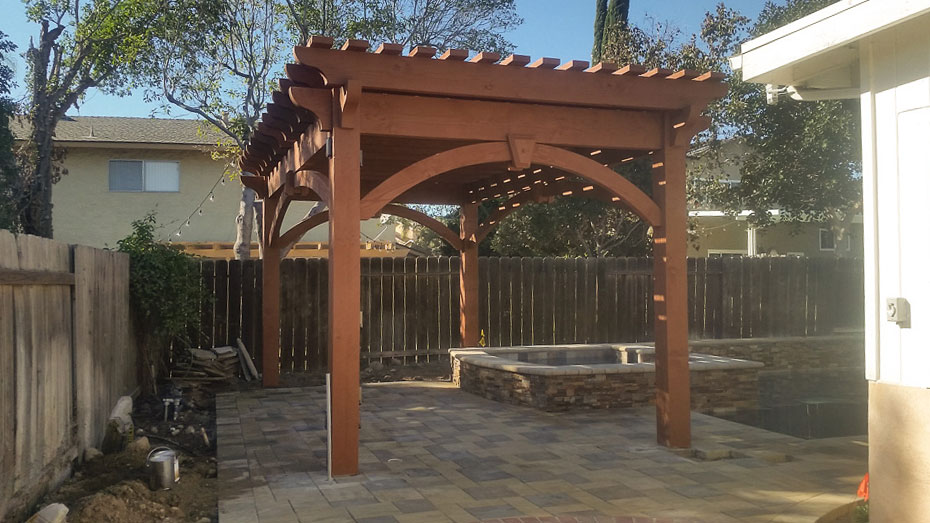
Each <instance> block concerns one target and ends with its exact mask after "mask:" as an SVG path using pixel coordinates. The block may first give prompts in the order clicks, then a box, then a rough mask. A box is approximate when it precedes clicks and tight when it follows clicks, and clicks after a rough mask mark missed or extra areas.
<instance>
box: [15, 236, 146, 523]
mask: <svg viewBox="0 0 930 523" xmlns="http://www.w3.org/2000/svg"><path fill="white" fill-rule="evenodd" d="M72 267H73V269H72ZM135 386H136V368H135V345H134V343H133V340H132V336H131V334H130V329H129V259H128V256H126V255H124V254H119V253H114V252H109V251H102V250H99V249H92V248H90V247H80V246H75V247H71V246H69V245H66V244H63V243H59V242H56V241H53V240H48V239H44V238H38V237H35V236H25V235H21V236H14V235H12V234H10V233H9V232H8V231H4V230H0V520H6V518H9V519H12V520H16V519H18V518H19V517H21V516H22V513H23V511H25V510H27V509H28V508H29V506H30V505H31V504H32V503H34V502H35V501H36V499H37V498H38V497H39V496H41V495H42V493H43V491H44V490H45V489H46V488H48V487H49V486H51V485H53V484H54V483H55V482H56V481H58V480H60V479H62V478H63V476H64V475H66V474H67V473H68V471H69V467H70V464H71V462H72V460H73V459H74V458H75V457H76V456H79V455H80V453H81V452H82V451H83V450H84V449H85V448H87V447H90V446H98V445H99V444H100V441H101V439H102V437H103V430H104V423H105V421H106V418H107V415H108V414H109V412H110V409H111V408H112V407H113V405H114V404H115V402H116V400H117V398H118V397H119V396H121V395H124V394H128V393H131V392H132V391H133V389H134V388H135Z"/></svg>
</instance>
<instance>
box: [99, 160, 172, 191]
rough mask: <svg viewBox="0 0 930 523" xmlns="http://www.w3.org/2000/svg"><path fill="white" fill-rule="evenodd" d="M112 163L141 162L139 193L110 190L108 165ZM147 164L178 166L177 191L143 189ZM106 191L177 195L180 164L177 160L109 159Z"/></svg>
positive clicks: (108, 169) (108, 166)
mask: <svg viewBox="0 0 930 523" xmlns="http://www.w3.org/2000/svg"><path fill="white" fill-rule="evenodd" d="M113 162H141V163H142V189H141V190H139V191H130V190H119V189H112V188H110V164H111V163H113ZM149 162H154V163H173V164H177V166H178V190H177V191H147V190H146V189H145V164H146V163H149ZM107 190H108V191H109V192H124V193H143V192H148V193H165V194H171V193H179V192H181V162H180V161H179V160H141V159H138V158H110V159H109V160H108V161H107Z"/></svg>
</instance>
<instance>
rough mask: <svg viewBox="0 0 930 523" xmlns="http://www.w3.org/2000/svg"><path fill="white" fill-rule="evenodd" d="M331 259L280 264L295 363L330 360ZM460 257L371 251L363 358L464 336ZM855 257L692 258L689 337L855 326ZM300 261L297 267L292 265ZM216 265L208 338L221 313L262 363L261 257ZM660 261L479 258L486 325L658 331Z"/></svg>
mask: <svg viewBox="0 0 930 523" xmlns="http://www.w3.org/2000/svg"><path fill="white" fill-rule="evenodd" d="M327 263H328V262H327V260H325V259H321V258H314V259H308V260H300V261H296V262H295V261H288V262H286V263H285V264H284V265H282V293H287V294H283V295H282V315H281V318H282V332H283V333H289V334H283V336H290V341H287V340H284V339H282V350H286V351H288V355H287V356H284V357H283V360H286V361H287V362H289V363H287V365H288V370H290V369H293V370H310V371H320V370H322V369H324V368H325V363H326V345H327V333H326V331H327V328H328V326H327V321H326V315H327V305H326V304H327V303H328V300H327V292H328V288H327V283H326V282H327V280H328V273H327ZM459 263H460V260H459V259H458V258H415V259H414V258H409V259H393V260H392V259H381V258H366V259H363V260H362V265H361V268H362V291H363V292H362V301H361V305H360V307H361V310H362V315H363V325H362V337H361V341H362V348H361V350H362V352H363V357H364V358H365V359H382V358H395V357H396V358H403V359H404V361H405V362H414V361H416V362H419V361H433V360H435V359H437V357H436V356H437V355H439V357H440V358H442V357H444V356H445V355H446V351H447V350H448V349H449V348H450V347H453V346H458V344H459V331H458V328H459V310H460V304H459V278H458V268H459ZM858 263H859V262H858V261H856V260H819V259H796V258H795V259H792V258H742V259H741V258H698V259H693V260H689V261H688V278H689V280H688V312H689V315H690V317H689V328H690V337H691V339H701V338H720V337H767V336H774V335H803V334H808V335H813V334H828V333H829V332H831V331H832V329H833V328H834V327H835V326H837V325H839V324H840V323H841V322H845V324H849V325H855V321H859V322H861V315H862V313H861V311H860V309H861V303H862V301H861V300H862V297H861V289H862V283H861V281H859V280H861V278H862V271H861V268H860V267H859V266H858ZM292 264H294V265H295V266H296V267H297V269H295V270H293V271H292V270H290V269H289V268H285V267H289V266H290V265H292ZM304 265H305V267H306V269H305V270H301V269H300V267H303V266H304ZM220 267H221V265H217V264H216V262H209V261H207V262H202V265H201V273H202V276H203V278H204V282H205V284H208V285H209V286H210V288H211V289H213V290H214V292H220V293H222V292H226V293H227V299H225V300H224V301H223V302H222V303H224V304H225V305H223V306H221V307H214V306H213V305H212V303H207V304H206V305H205V306H204V308H203V313H202V317H203V318H204V322H205V324H204V327H205V328H204V329H203V331H204V332H207V333H211V334H210V335H209V336H203V339H202V340H201V342H202V343H223V339H222V338H220V336H221V335H222V332H223V327H222V326H218V325H216V323H218V322H225V325H226V329H227V334H226V335H225V336H226V338H225V339H234V337H235V336H237V335H238V336H241V337H242V338H243V340H244V341H245V342H246V344H247V346H249V348H250V350H251V351H252V352H253V354H254V357H255V359H256V362H257V363H259V362H260V356H261V346H260V315H259V314H257V313H258V311H259V310H260V306H261V301H260V300H261V294H260V293H261V288H260V287H261V285H260V284H261V273H260V267H261V265H260V262H259V261H248V262H244V263H242V265H241V276H237V274H238V273H239V271H240V269H238V268H237V267H238V265H237V264H235V262H232V263H230V265H229V266H228V267H229V269H228V270H227V271H225V273H224V270H223V269H222V268H220ZM652 268H653V263H652V259H651V258H617V259H581V258H579V259H554V258H549V259H543V258H512V259H511V258H500V259H496V258H483V257H482V258H480V259H479V266H478V270H479V322H480V323H479V328H480V329H481V330H482V331H483V332H484V336H485V338H484V339H485V342H486V344H488V345H491V346H511V345H531V344H537V345H538V344H545V343H583V342H601V341H603V342H608V341H613V342H636V341H648V340H651V339H652V335H653V333H652V329H653V324H654V318H653V302H652V286H653V282H652ZM224 274H225V275H224ZM237 278H238V279H239V282H238V283H237V281H236V280H237ZM223 289H226V290H225V291H224V290H223ZM237 289H238V290H237ZM237 292H238V293H240V294H241V298H237V297H236V293H237ZM240 300H241V304H239V301H240ZM237 307H238V308H239V309H241V313H237V312H236V311H237V310H238V309H237ZM219 309H223V310H225V311H226V312H225V315H224V314H223V313H222V312H221V311H220V310H219ZM220 316H222V318H220ZM237 316H238V317H239V318H238V320H237V319H236V317H237ZM217 318H219V319H217ZM237 331H238V332H237ZM214 332H215V333H217V336H216V339H215V340H211V338H213V335H212V333H214ZM302 337H303V339H302Z"/></svg>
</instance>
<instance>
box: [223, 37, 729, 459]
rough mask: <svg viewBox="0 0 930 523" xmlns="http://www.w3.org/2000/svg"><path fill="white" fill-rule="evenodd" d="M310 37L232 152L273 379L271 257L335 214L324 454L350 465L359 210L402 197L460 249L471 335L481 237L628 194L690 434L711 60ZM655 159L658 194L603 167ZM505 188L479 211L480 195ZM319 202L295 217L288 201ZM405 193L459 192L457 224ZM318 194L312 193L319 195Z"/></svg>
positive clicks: (672, 414) (675, 404)
mask: <svg viewBox="0 0 930 523" xmlns="http://www.w3.org/2000/svg"><path fill="white" fill-rule="evenodd" d="M332 46H333V40H332V39H331V38H325V37H312V38H311V39H310V41H309V42H308V43H307V45H306V46H302V47H295V48H294V58H295V60H296V63H294V64H289V65H288V66H286V68H285V72H286V74H287V78H286V79H281V80H280V81H279V82H278V87H279V88H278V90H276V91H275V92H274V93H272V103H271V104H269V106H268V109H267V111H266V113H265V114H263V115H262V119H261V122H260V123H259V125H258V128H257V129H256V130H255V131H254V133H253V135H252V136H251V139H250V141H249V144H248V146H247V147H246V148H245V151H244V154H243V155H242V157H241V158H240V161H239V165H240V167H241V169H242V171H243V172H244V173H249V174H248V175H243V177H242V180H243V183H244V184H246V185H247V186H248V187H251V188H253V189H255V191H256V192H257V193H258V195H259V197H260V198H262V199H263V200H264V205H263V235H262V243H263V252H264V260H263V285H264V287H265V291H264V293H263V323H264V330H263V332H264V334H263V336H264V339H263V344H264V349H265V350H264V355H263V358H264V384H265V385H266V386H275V385H277V382H278V366H279V362H278V347H279V340H278V337H279V332H280V331H279V322H278V314H279V310H278V309H279V305H280V303H279V293H278V292H277V289H278V288H279V284H280V282H279V258H280V254H281V252H282V250H284V249H286V248H287V246H288V245H289V244H291V243H293V242H295V241H297V240H299V238H300V237H301V236H302V235H303V234H305V233H306V232H307V231H308V230H310V229H311V228H313V227H315V226H318V225H321V224H323V223H328V224H329V234H330V242H329V244H330V249H329V253H330V264H329V270H330V277H329V284H330V293H329V310H330V313H329V321H330V329H329V334H330V336H329V362H330V373H331V375H332V400H331V401H332V409H333V412H334V419H333V423H332V440H331V448H332V460H333V461H332V470H333V473H334V474H336V475H345V474H354V473H356V472H357V471H358V423H359V411H358V399H359V397H358V384H359V375H358V365H359V332H358V329H357V328H355V327H354V326H355V324H356V323H355V322H357V321H358V317H359V313H358V311H359V306H360V277H359V268H360V264H359V249H358V242H359V239H360V225H359V224H360V221H361V220H364V219H367V218H371V217H373V216H377V215H379V214H394V215H397V216H402V217H404V218H408V219H411V220H414V221H416V222H418V223H421V224H423V225H424V226H426V227H429V228H430V229H432V230H434V231H436V232H437V234H439V236H440V237H441V238H443V239H444V240H445V241H447V242H449V244H450V245H453V246H454V247H455V248H456V249H458V250H459V251H460V253H461V264H460V306H461V322H460V323H461V326H460V327H461V336H462V345H463V346H471V345H475V344H476V343H477V341H478V332H479V331H478V325H477V319H478V305H477V297H478V272H477V266H478V243H479V242H480V241H481V239H483V238H484V237H486V235H487V234H488V232H489V231H490V230H491V229H492V228H493V227H494V226H495V225H496V224H498V223H500V221H501V220H502V219H504V218H505V217H506V216H507V215H508V214H509V213H511V212H513V210H514V209H516V208H518V207H519V206H520V205H523V204H524V203H526V202H530V201H536V202H545V201H551V200H552V199H553V198H556V197H563V196H580V197H586V198H593V199H597V200H600V201H604V202H608V203H611V204H614V205H618V206H620V207H623V208H624V209H626V210H629V211H630V212H633V213H635V214H637V215H638V216H639V217H641V218H642V219H643V220H644V221H646V222H647V223H649V224H650V225H652V227H653V231H654V240H655V301H656V307H655V310H656V322H655V324H656V372H657V378H656V382H657V439H658V441H659V442H660V443H662V444H664V445H669V446H675V447H686V446H688V445H689V444H690V411H689V408H690V393H689V385H688V383H689V380H688V345H687V325H688V324H687V307H686V305H687V304H686V303H685V299H686V294H685V289H686V285H687V282H686V278H687V271H686V267H685V248H686V219H687V212H686V207H685V204H686V202H685V181H684V176H685V173H684V162H685V152H686V149H687V147H688V144H689V143H690V140H691V138H692V137H693V136H694V135H695V134H696V133H698V132H700V131H701V130H702V129H704V128H706V127H707V125H708V124H709V122H708V120H707V119H706V118H705V117H703V116H701V112H702V111H703V110H704V108H705V107H706V106H707V104H708V103H710V102H711V101H712V100H714V99H716V98H719V97H721V96H723V95H724V94H725V93H726V86H725V85H724V84H723V83H721V78H722V77H721V76H720V75H718V74H717V73H700V72H697V71H689V70H682V71H671V70H665V69H652V70H648V71H647V70H646V69H645V68H642V67H640V66H636V65H627V66H623V67H619V66H617V65H615V64H610V63H600V64H595V65H593V66H590V64H588V63H587V62H584V61H570V62H567V63H565V64H560V62H559V60H556V59H552V58H541V59H538V60H536V61H533V60H531V59H530V57H528V56H523V55H511V56H508V57H506V58H504V59H501V57H500V56H499V55H497V54H495V53H487V52H484V53H478V54H476V55H474V56H472V57H471V58H469V53H468V52H467V51H465V50H460V49H450V50H447V51H445V52H443V53H442V54H441V55H440V56H439V57H438V58H436V54H437V50H436V49H434V48H431V47H426V46H420V47H415V48H413V49H412V50H410V52H409V53H407V55H406V56H405V55H404V52H403V51H404V47H403V46H401V45H398V44H390V43H385V44H382V45H380V46H379V47H378V48H377V49H376V50H375V51H374V52H369V48H370V46H369V44H368V42H365V41H362V40H348V41H347V42H345V44H344V45H343V46H342V48H341V49H340V50H336V49H333V48H332ZM639 157H646V158H650V160H651V162H652V165H653V189H652V196H651V197H650V196H648V195H647V194H646V193H645V192H643V191H641V190H640V189H639V188H637V187H636V186H635V185H634V184H632V183H631V182H630V181H629V180H626V179H625V178H623V177H622V176H620V175H619V174H617V173H616V172H615V171H614V170H613V169H612V167H613V166H615V165H617V164H621V163H624V162H627V161H631V160H632V159H635V158H639ZM489 199H495V200H501V201H502V203H500V204H499V208H498V209H497V210H496V211H494V212H493V213H492V215H491V216H490V217H488V219H486V220H485V222H484V223H483V224H482V223H479V221H478V205H479V204H480V203H481V202H482V201H487V200H489ZM294 200H311V201H319V202H322V204H324V205H325V206H326V210H325V211H322V212H318V213H316V214H314V215H312V216H308V217H306V218H305V219H303V220H301V221H300V222H299V223H298V224H296V225H295V226H293V227H292V228H291V229H290V230H288V231H282V224H283V223H284V217H285V215H286V213H287V210H288V207H289V205H290V202H292V201H294ZM403 203H418V204H451V205H458V206H460V209H461V214H460V231H459V233H458V234H456V233H454V232H453V231H451V230H450V229H449V228H448V227H446V226H445V225H444V224H442V223H440V222H438V221H437V220H435V219H433V218H431V217H429V216H427V215H425V214H423V213H420V212H418V211H416V210H414V209H412V208H410V207H406V206H403V205H401V204H403ZM321 208H322V207H321Z"/></svg>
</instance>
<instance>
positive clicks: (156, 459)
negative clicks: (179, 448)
mask: <svg viewBox="0 0 930 523" xmlns="http://www.w3.org/2000/svg"><path fill="white" fill-rule="evenodd" d="M145 468H147V469H148V472H149V488H150V489H152V490H169V489H171V487H173V486H174V484H175V483H177V482H178V481H180V480H181V472H180V470H178V453H177V452H175V451H174V450H172V449H170V448H168V447H155V448H154V449H152V451H151V452H149V455H148V456H146V458H145Z"/></svg>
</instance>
